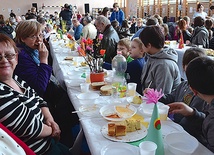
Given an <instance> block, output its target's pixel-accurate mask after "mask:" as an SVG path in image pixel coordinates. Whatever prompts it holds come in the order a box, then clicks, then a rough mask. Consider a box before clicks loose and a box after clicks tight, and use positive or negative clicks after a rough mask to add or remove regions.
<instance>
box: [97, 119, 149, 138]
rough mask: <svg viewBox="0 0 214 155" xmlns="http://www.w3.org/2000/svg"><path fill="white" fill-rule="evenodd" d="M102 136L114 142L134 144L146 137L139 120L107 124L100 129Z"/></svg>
mask: <svg viewBox="0 0 214 155" xmlns="http://www.w3.org/2000/svg"><path fill="white" fill-rule="evenodd" d="M101 133H102V135H103V136H104V137H105V138H107V139H109V140H112V141H116V142H134V141H137V140H140V139H142V138H144V137H145V136H146V135H147V129H146V127H145V126H144V125H142V124H141V121H140V120H135V119H126V120H124V121H119V122H109V123H107V124H106V125H104V126H103V127H102V128H101Z"/></svg>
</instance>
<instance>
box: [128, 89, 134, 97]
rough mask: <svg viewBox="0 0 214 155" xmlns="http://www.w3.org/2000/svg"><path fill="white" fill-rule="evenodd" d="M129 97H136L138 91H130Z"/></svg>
mask: <svg viewBox="0 0 214 155" xmlns="http://www.w3.org/2000/svg"><path fill="white" fill-rule="evenodd" d="M128 93H129V96H135V93H136V91H135V90H132V89H130V90H128Z"/></svg>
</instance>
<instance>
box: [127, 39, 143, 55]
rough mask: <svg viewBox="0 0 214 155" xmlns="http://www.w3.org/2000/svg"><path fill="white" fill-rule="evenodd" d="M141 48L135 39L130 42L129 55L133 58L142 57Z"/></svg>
mask: <svg viewBox="0 0 214 155" xmlns="http://www.w3.org/2000/svg"><path fill="white" fill-rule="evenodd" d="M142 53H143V52H142V48H140V47H139V44H138V43H137V42H136V41H132V42H131V50H130V56H131V57H132V58H133V59H137V58H140V57H142Z"/></svg>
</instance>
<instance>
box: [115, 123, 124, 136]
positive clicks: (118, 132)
mask: <svg viewBox="0 0 214 155" xmlns="http://www.w3.org/2000/svg"><path fill="white" fill-rule="evenodd" d="M125 135H126V122H125V121H121V122H116V123H115V136H125Z"/></svg>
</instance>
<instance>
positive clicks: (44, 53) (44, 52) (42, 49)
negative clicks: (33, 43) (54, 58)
mask: <svg viewBox="0 0 214 155" xmlns="http://www.w3.org/2000/svg"><path fill="white" fill-rule="evenodd" d="M38 51H39V59H40V62H41V63H45V64H48V49H47V48H46V46H45V44H44V43H43V42H39V46H38Z"/></svg>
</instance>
